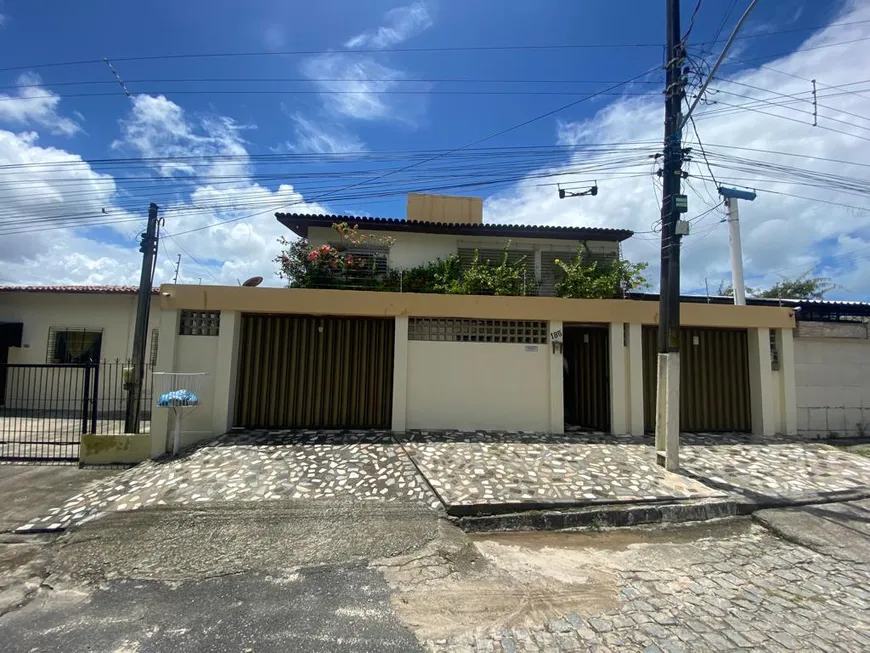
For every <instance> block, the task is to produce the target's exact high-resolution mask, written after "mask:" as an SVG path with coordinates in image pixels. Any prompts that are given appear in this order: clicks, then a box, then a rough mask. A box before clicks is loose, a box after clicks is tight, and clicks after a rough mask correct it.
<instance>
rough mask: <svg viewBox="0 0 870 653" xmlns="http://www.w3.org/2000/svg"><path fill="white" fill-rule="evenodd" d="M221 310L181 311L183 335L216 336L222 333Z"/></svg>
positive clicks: (181, 331) (181, 332) (181, 330)
mask: <svg viewBox="0 0 870 653" xmlns="http://www.w3.org/2000/svg"><path fill="white" fill-rule="evenodd" d="M220 326H221V312H220V311H181V328H180V329H179V331H178V333H179V334H180V335H182V336H216V335H218V334H219V333H220Z"/></svg>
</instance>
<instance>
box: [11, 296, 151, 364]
mask: <svg viewBox="0 0 870 653" xmlns="http://www.w3.org/2000/svg"><path fill="white" fill-rule="evenodd" d="M0 321H2V322H21V323H23V324H24V333H23V336H22V345H23V347H20V348H19V347H10V348H9V362H10V363H45V362H46V347H47V345H48V330H49V328H50V327H56V328H76V329H80V328H95V329H102V330H103V342H102V350H101V352H100V356H101V357H102V358H105V359H109V360H115V359H116V358H117V359H121V360H124V359H126V358H129V357H130V355H131V353H132V350H133V325H134V323H135V321H136V296H135V295H127V294H123V295H120V294H110V293H102V294H96V293H95V294H73V293H44V292H39V293H24V292H21V293H18V292H14V293H0ZM159 326H160V302H159V298H158V297H152V300H151V320H150V323H149V327H148V342H147V343H146V349H145V352H146V358H147V354H148V352H149V351H150V347H151V329H152V328H158V327H159Z"/></svg>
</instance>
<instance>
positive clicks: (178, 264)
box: [172, 254, 181, 283]
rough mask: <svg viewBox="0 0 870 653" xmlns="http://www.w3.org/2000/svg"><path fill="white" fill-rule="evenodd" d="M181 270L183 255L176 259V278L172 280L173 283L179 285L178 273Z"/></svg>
mask: <svg viewBox="0 0 870 653" xmlns="http://www.w3.org/2000/svg"><path fill="white" fill-rule="evenodd" d="M180 269H181V254H179V255H178V258H177V259H175V276H174V277H173V278H172V283H178V271H179V270H180Z"/></svg>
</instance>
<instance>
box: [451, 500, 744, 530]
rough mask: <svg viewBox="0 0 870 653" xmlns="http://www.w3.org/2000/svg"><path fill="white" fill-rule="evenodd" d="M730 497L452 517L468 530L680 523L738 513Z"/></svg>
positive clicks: (462, 527) (554, 528)
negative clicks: (655, 503)
mask: <svg viewBox="0 0 870 653" xmlns="http://www.w3.org/2000/svg"><path fill="white" fill-rule="evenodd" d="M739 514H740V513H739V512H738V502H737V501H735V500H733V499H713V500H700V501H693V502H685V503H664V504H657V505H650V504H646V505H637V504H633V505H625V504H623V505H614V504H610V505H600V506H586V507H583V508H575V509H567V508H566V509H562V510H538V511H529V512H519V513H507V514H498V515H477V516H471V515H468V516H463V517H454V518H452V521H453V522H454V523H455V524H456V525H457V526H458V527H459V528H461V529H462V530H464V531H465V532H467V533H484V532H505V531H557V530H563V529H566V528H582V527H589V526H594V527H596V528H605V527H620V526H637V525H640V524H658V523H674V524H676V523H682V522H693V521H706V520H708V519H721V518H725V517H737V516H738V515H739Z"/></svg>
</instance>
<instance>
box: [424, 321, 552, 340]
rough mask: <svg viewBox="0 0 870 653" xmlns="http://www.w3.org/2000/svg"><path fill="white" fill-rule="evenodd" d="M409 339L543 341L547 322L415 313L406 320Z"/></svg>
mask: <svg viewBox="0 0 870 653" xmlns="http://www.w3.org/2000/svg"><path fill="white" fill-rule="evenodd" d="M408 339H409V340H436V341H443V342H503V343H520V344H526V345H545V344H547V322H537V321H531V320H462V319H455V318H430V317H414V318H411V319H410V320H409V321H408Z"/></svg>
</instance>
